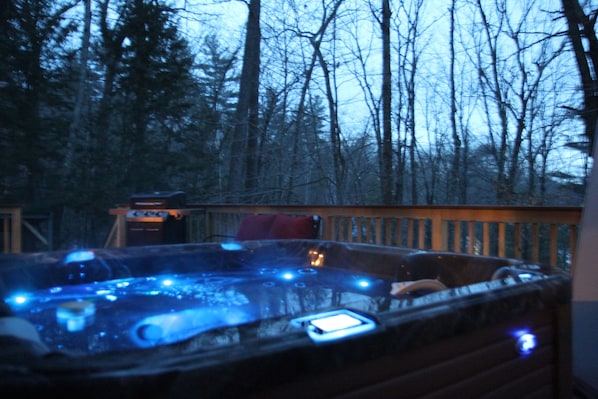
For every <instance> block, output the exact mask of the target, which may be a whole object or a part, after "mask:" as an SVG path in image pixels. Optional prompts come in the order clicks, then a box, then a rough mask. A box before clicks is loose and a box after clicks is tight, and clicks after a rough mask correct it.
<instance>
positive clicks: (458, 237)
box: [453, 220, 461, 252]
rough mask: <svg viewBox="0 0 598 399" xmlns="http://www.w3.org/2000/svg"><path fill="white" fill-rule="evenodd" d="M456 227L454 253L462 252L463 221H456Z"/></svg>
mask: <svg viewBox="0 0 598 399" xmlns="http://www.w3.org/2000/svg"><path fill="white" fill-rule="evenodd" d="M454 225H455V233H454V234H455V237H454V238H455V239H454V241H455V242H454V248H453V251H454V252H461V221H460V220H456V221H455V222H454Z"/></svg>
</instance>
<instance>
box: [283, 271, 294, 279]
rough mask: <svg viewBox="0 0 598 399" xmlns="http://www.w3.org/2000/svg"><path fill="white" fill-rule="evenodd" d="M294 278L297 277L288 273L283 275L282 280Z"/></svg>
mask: <svg viewBox="0 0 598 399" xmlns="http://www.w3.org/2000/svg"><path fill="white" fill-rule="evenodd" d="M294 277H295V276H294V275H293V273H288V272H287V273H284V274H283V275H282V278H283V279H285V280H292V279H293V278H294Z"/></svg>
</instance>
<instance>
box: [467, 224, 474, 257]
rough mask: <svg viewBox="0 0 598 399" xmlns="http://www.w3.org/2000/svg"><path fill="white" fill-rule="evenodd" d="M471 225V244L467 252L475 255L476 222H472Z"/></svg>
mask: <svg viewBox="0 0 598 399" xmlns="http://www.w3.org/2000/svg"><path fill="white" fill-rule="evenodd" d="M468 224H469V243H468V248H467V252H468V253H470V254H473V253H474V252H475V249H474V248H475V242H476V238H475V222H473V221H470V222H468Z"/></svg>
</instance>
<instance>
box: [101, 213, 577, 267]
mask: <svg viewBox="0 0 598 399" xmlns="http://www.w3.org/2000/svg"><path fill="white" fill-rule="evenodd" d="M127 210H128V208H116V209H111V210H110V214H112V215H114V216H116V220H115V222H114V225H113V228H112V231H111V233H110V236H109V238H108V240H107V242H106V246H115V247H122V246H126V219H125V214H126V212H127ZM581 212H582V208H580V207H511V206H271V205H194V206H190V207H189V209H186V210H184V213H185V214H186V215H187V218H186V219H187V241H188V242H202V241H204V240H206V238H208V237H211V238H213V237H232V236H234V235H235V233H236V231H237V229H238V227H239V224H240V222H241V220H242V218H243V217H244V216H246V215H248V214H279V213H281V214H288V215H318V216H319V217H320V218H321V220H322V224H321V232H320V235H321V238H322V239H325V240H334V241H342V242H359V243H369V244H379V245H390V246H400V247H406V248H417V249H423V250H434V251H450V252H464V253H471V254H481V255H486V256H499V257H512V258H517V259H525V260H529V261H532V262H541V263H545V264H550V265H552V266H558V267H561V268H563V269H564V270H567V271H572V270H571V268H572V265H574V259H575V249H576V246H577V237H578V232H579V223H580V220H581Z"/></svg>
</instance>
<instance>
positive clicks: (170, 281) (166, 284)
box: [162, 279, 174, 287]
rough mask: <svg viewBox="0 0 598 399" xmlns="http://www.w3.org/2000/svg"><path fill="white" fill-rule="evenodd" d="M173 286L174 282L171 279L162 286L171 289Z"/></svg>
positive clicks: (163, 282)
mask: <svg viewBox="0 0 598 399" xmlns="http://www.w3.org/2000/svg"><path fill="white" fill-rule="evenodd" d="M172 284H174V282H173V281H172V280H170V279H166V280H164V281H162V285H163V286H164V287H170V286H171V285H172Z"/></svg>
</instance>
